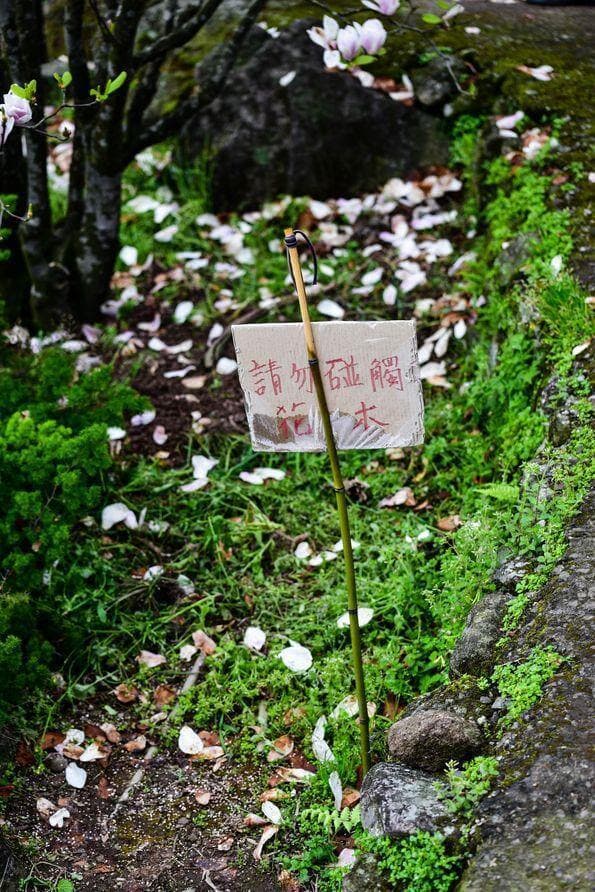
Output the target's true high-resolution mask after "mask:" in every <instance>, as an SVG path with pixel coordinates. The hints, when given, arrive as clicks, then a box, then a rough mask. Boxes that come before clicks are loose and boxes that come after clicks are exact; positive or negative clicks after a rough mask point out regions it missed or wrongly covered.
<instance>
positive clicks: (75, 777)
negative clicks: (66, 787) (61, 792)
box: [64, 762, 87, 790]
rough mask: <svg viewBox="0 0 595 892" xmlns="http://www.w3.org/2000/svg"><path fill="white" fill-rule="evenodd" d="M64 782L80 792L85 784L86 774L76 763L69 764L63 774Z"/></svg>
mask: <svg viewBox="0 0 595 892" xmlns="http://www.w3.org/2000/svg"><path fill="white" fill-rule="evenodd" d="M64 775H65V777H66V782H67V783H68V784H70V786H71V787H75V788H76V789H77V790H82V789H83V787H84V786H85V784H86V783H87V772H86V771H85V769H84V768H81V767H80V766H79V765H77V764H76V762H69V763H68V765H67V766H66V771H65V772H64Z"/></svg>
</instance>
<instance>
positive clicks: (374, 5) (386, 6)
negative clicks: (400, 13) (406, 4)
mask: <svg viewBox="0 0 595 892" xmlns="http://www.w3.org/2000/svg"><path fill="white" fill-rule="evenodd" d="M362 3H363V4H364V6H367V7H368V9H373V10H374V12H379V13H381V14H382V15H394V14H395V12H396V11H397V9H398V8H399V6H400V5H401V3H400V0H362Z"/></svg>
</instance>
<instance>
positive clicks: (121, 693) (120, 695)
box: [114, 684, 138, 703]
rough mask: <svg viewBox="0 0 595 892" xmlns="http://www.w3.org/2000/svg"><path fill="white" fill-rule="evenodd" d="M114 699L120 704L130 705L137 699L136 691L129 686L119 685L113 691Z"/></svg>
mask: <svg viewBox="0 0 595 892" xmlns="http://www.w3.org/2000/svg"><path fill="white" fill-rule="evenodd" d="M114 694H115V695H116V698H117V699H118V700H119V701H120V703H132V702H133V701H134V700H136V699H137V698H138V691H137V689H136V688H135V687H134V686H133V685H130V684H119V685H118V686H117V688H115V690H114Z"/></svg>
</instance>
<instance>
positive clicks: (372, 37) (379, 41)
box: [358, 19, 386, 56]
mask: <svg viewBox="0 0 595 892" xmlns="http://www.w3.org/2000/svg"><path fill="white" fill-rule="evenodd" d="M358 31H359V40H360V45H361V48H362V49H363V50H364V51H365V52H366V53H368V54H369V55H370V56H374V55H376V53H377V52H378V51H379V50H380V49H382V47H383V46H384V42H385V40H386V31H385V30H384V25H383V24H382V22H381V21H380V19H368V20H367V21H366V22H364V24H363V25H359V26H358Z"/></svg>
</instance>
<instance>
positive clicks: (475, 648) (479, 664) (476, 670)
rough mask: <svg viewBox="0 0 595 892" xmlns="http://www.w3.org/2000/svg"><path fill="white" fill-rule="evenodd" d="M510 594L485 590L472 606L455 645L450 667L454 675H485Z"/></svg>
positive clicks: (492, 663)
mask: <svg viewBox="0 0 595 892" xmlns="http://www.w3.org/2000/svg"><path fill="white" fill-rule="evenodd" d="M509 599H510V594H509V593H508V592H506V591H496V592H488V594H487V595H485V596H484V597H483V598H482V599H481V601H479V603H478V604H476V605H475V607H473V608H472V610H471V612H470V614H469V616H468V617H467V623H466V625H465V628H464V630H463V634H462V635H461V637H460V638H459V640H458V641H457V643H456V644H455V647H454V650H453V652H452V655H451V658H450V668H451V670H452V671H453V673H454V674H455V675H475V676H481V675H488V674H489V673H490V672H491V669H492V667H493V666H494V663H495V662H496V658H497V654H496V651H495V644H496V641H498V639H499V638H501V637H502V619H503V617H504V614H505V612H506V604H507V602H508V601H509Z"/></svg>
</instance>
